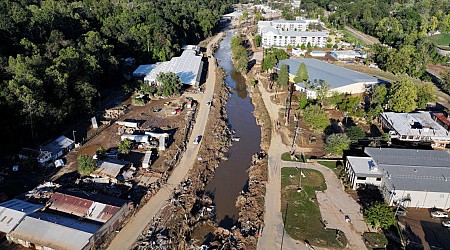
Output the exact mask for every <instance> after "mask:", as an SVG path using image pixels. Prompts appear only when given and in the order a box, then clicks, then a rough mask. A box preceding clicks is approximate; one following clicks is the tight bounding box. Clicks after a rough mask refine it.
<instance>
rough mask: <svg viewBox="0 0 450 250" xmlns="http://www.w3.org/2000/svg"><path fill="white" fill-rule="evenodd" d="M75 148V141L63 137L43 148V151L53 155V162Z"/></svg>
mask: <svg viewBox="0 0 450 250" xmlns="http://www.w3.org/2000/svg"><path fill="white" fill-rule="evenodd" d="M74 147H75V141H73V140H71V139H69V138H67V137H65V136H64V135H61V136H60V137H58V138H56V139H55V140H53V141H51V142H49V143H47V144H45V145H43V146H41V150H42V151H47V152H50V153H51V156H52V160H56V159H58V158H59V157H61V156H62V155H63V154H65V153H67V152H69V151H70V150H71V149H72V148H74Z"/></svg>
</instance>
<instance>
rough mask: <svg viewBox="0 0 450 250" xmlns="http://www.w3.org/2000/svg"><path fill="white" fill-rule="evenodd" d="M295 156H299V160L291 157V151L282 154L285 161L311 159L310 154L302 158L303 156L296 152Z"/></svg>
mask: <svg viewBox="0 0 450 250" xmlns="http://www.w3.org/2000/svg"><path fill="white" fill-rule="evenodd" d="M295 157H297V159H298V160H292V159H291V154H290V153H289V152H284V153H283V154H282V155H281V160H283V161H295V162H306V160H307V159H309V156H307V155H304V156H303V159H302V156H301V155H299V154H295Z"/></svg>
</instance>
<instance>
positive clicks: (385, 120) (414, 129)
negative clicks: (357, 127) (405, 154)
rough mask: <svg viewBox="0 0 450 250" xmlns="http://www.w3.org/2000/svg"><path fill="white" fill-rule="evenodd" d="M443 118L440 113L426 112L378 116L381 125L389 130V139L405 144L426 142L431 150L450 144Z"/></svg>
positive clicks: (387, 113)
mask: <svg viewBox="0 0 450 250" xmlns="http://www.w3.org/2000/svg"><path fill="white" fill-rule="evenodd" d="M443 118H445V116H444V115H443V114H442V113H433V112H426V111H419V112H414V113H395V112H383V113H381V114H380V121H381V124H382V125H383V127H385V128H388V129H389V130H390V131H389V136H390V138H392V139H397V140H400V141H407V142H420V143H426V142H428V143H431V146H432V147H433V148H445V147H446V145H448V144H450V132H449V131H448V129H447V128H448V125H447V126H446V123H444V122H445V120H442V119H443ZM447 121H448V120H447ZM442 125H444V126H446V127H447V128H446V127H443V126H442Z"/></svg>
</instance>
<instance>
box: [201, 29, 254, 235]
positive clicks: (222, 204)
mask: <svg viewBox="0 0 450 250" xmlns="http://www.w3.org/2000/svg"><path fill="white" fill-rule="evenodd" d="M226 32H227V34H226V36H225V37H224V39H223V40H222V42H221V43H220V47H219V49H218V50H217V51H216V54H215V57H216V58H217V59H218V61H219V66H220V67H222V68H223V69H224V70H225V71H226V72H227V78H226V79H225V81H226V83H227V84H228V85H229V86H230V87H231V88H232V89H234V90H235V91H234V92H233V93H232V94H231V96H230V97H229V98H228V103H227V105H226V106H225V108H226V109H227V114H228V122H229V124H230V127H231V128H232V129H233V130H234V131H236V134H235V136H236V137H240V141H238V142H233V146H232V147H231V148H230V150H229V152H228V160H226V161H224V162H222V163H221V164H220V166H219V167H218V168H217V169H216V172H215V176H214V178H213V179H212V180H211V181H210V182H209V183H208V185H207V187H206V190H207V191H208V192H211V193H213V195H214V202H215V203H216V212H217V220H218V222H219V225H220V226H222V227H224V228H231V227H232V226H233V225H234V223H235V221H236V220H237V218H238V209H237V208H236V206H235V203H236V198H237V197H238V195H239V193H240V192H241V191H242V190H243V189H244V188H245V186H246V184H247V181H248V173H247V169H248V168H249V166H250V161H251V158H252V155H253V154H254V153H256V152H258V151H259V150H260V147H259V146H260V141H261V129H260V127H259V126H258V125H256V119H255V117H254V116H253V113H252V112H253V110H254V106H253V104H252V103H251V100H250V97H249V96H248V93H247V86H246V84H245V80H244V78H243V77H242V76H241V74H240V73H238V72H236V69H235V68H234V66H233V64H232V63H231V49H230V38H231V37H232V36H233V31H232V30H228V31H226Z"/></svg>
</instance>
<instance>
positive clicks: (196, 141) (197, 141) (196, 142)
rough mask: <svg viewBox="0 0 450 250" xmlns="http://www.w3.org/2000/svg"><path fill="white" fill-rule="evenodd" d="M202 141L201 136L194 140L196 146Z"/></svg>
mask: <svg viewBox="0 0 450 250" xmlns="http://www.w3.org/2000/svg"><path fill="white" fill-rule="evenodd" d="M201 139H202V136H201V135H199V136H197V137H196V138H195V140H194V142H193V143H194V144H198V143H199V142H200V140H201Z"/></svg>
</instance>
